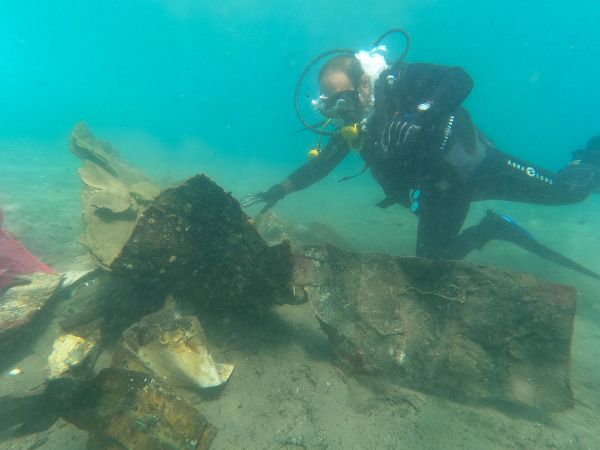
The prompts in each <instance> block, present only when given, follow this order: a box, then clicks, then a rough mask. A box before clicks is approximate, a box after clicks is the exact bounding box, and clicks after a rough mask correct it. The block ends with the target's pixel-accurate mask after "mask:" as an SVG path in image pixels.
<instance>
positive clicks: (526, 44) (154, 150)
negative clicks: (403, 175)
mask: <svg viewBox="0 0 600 450" xmlns="http://www.w3.org/2000/svg"><path fill="white" fill-rule="evenodd" d="M598 17H600V3H598V2H597V1H595V0H579V1H576V2H571V3H565V2H559V1H557V0H549V1H541V0H532V1H528V2H523V1H516V0H509V1H504V2H493V3H492V2H483V1H473V0H471V1H469V0H454V1H448V0H443V1H435V0H407V1H401V2H390V1H382V0H372V1H370V2H356V1H348V2H344V3H340V2H334V1H331V0H321V1H314V0H305V1H291V2H283V1H275V0H268V1H258V0H238V1H231V0H223V1H220V2H208V1H202V0H146V1H142V0H138V1H131V0H123V1H102V2H83V1H75V0H54V1H52V2H42V1H23V0H21V1H16V0H4V1H2V2H0V207H2V208H4V209H5V220H6V226H7V228H8V229H10V230H11V231H12V232H13V233H14V234H15V235H16V236H17V237H18V238H20V239H21V240H22V241H23V242H25V243H26V244H27V245H28V246H29V247H30V248H31V249H32V250H33V251H34V253H36V254H38V255H40V257H42V259H44V260H45V261H47V262H49V263H50V264H51V265H53V266H55V267H57V268H59V269H60V270H66V269H68V268H69V266H70V263H71V262H72V260H73V258H74V257H75V256H77V254H78V252H79V251H80V248H79V247H78V244H77V239H78V236H79V234H80V233H81V227H82V225H81V218H80V216H81V214H80V205H79V191H80V182H79V179H78V178H77V168H78V166H79V161H78V160H76V159H75V158H74V157H73V156H72V155H70V154H69V152H68V146H69V134H70V132H71V130H72V129H73V127H74V125H75V124H76V123H78V122H80V121H86V122H88V124H89V125H90V127H91V129H92V131H93V132H94V133H95V134H96V135H97V136H98V137H100V138H103V139H107V140H110V141H111V142H113V143H114V144H115V145H116V147H118V148H119V150H120V151H121V152H122V154H123V155H124V156H125V157H126V158H127V159H128V160H129V161H130V162H131V163H132V164H133V165H135V166H137V167H140V168H142V169H144V170H145V171H146V172H147V173H148V174H150V175H151V176H153V177H154V178H155V179H157V180H159V181H161V182H163V183H165V184H168V183H173V182H175V181H177V180H180V179H182V178H184V177H186V176H189V175H192V174H194V173H197V172H204V173H207V174H208V175H210V176H211V177H213V178H214V179H215V180H216V181H217V182H218V183H220V184H221V185H222V186H223V187H224V188H225V189H227V190H229V191H232V192H233V193H234V195H236V196H240V195H242V194H244V193H246V192H254V191H257V190H261V189H265V188H267V187H269V186H270V185H271V184H273V183H275V182H278V181H280V180H281V179H283V178H284V177H285V175H287V174H288V173H289V172H290V171H291V170H293V169H294V168H296V167H297V166H298V165H299V164H302V163H303V162H305V161H306V158H307V156H306V152H307V150H308V149H309V148H310V147H311V146H312V145H314V143H315V137H314V136H313V135H311V134H309V133H306V132H303V133H295V131H297V130H298V129H299V128H300V124H299V122H298V120H297V118H296V117H295V114H294V110H293V92H294V88H295V85H296V81H297V79H298V76H299V75H300V73H301V71H302V69H303V68H304V66H305V65H306V63H307V62H308V61H309V60H310V59H311V58H312V57H314V56H315V55H317V54H319V53H320V52H322V51H325V50H328V49H330V48H336V47H350V48H356V49H368V48H369V46H370V45H371V43H372V42H373V40H374V39H375V38H377V37H378V36H379V35H380V34H381V33H383V32H384V31H386V30H387V29H389V28H391V27H402V28H405V29H406V30H407V31H409V32H410V34H411V36H412V38H413V46H412V49H411V52H410V54H409V55H408V57H407V60H408V61H410V62H416V61H422V62H432V63H438V64H444V65H460V66H462V67H464V68H465V69H466V70H467V71H468V72H469V73H470V74H471V76H472V77H473V78H474V80H475V88H474V90H473V92H472V93H471V95H470V97H469V98H468V100H467V102H466V106H467V107H468V108H469V110H470V111H471V113H472V115H473V117H474V120H475V122H476V123H477V124H478V125H479V126H480V128H482V129H483V130H484V131H485V132H486V134H488V135H489V136H490V137H491V138H492V139H493V140H494V141H495V142H496V143H497V145H498V146H499V147H500V148H501V149H502V150H504V151H507V152H509V153H512V154H515V155H518V156H520V157H523V158H527V159H530V160H533V161H535V162H537V163H538V164H540V165H542V166H546V167H548V168H549V169H553V170H557V169H559V168H560V167H562V166H564V165H565V164H566V163H567V162H568V161H569V157H570V155H569V152H571V151H573V150H575V149H577V148H580V147H581V146H582V145H584V143H585V142H586V140H587V139H588V138H589V137H590V136H592V135H594V134H597V133H600V120H599V113H598V111H599V107H598V105H600V77H598V68H599V67H600V62H599V58H600V51H599V49H600V33H598ZM394 45H396V46H398V47H400V46H401V41H393V42H391V46H392V47H394ZM315 94H316V92H315ZM361 168H362V162H361V160H360V158H359V157H358V156H357V155H352V156H351V157H349V158H348V160H347V161H345V162H344V163H343V164H342V165H340V166H339V167H338V168H336V169H335V170H334V172H333V174H332V176H330V177H329V178H327V179H325V180H323V181H322V182H321V183H319V184H318V185H317V186H313V187H312V188H311V189H309V190H307V191H304V192H300V193H297V194H295V195H293V196H290V197H289V198H287V199H286V200H285V201H284V202H281V204H278V205H277V206H276V208H275V211H276V212H277V213H278V214H280V215H282V216H283V217H284V218H286V219H287V220H290V221H293V222H297V223H309V222H311V221H317V222H322V223H326V224H328V225H330V226H332V227H333V228H334V229H336V230H337V231H338V232H339V233H340V235H342V236H343V238H344V239H345V240H346V241H347V242H349V243H350V245H351V247H352V248H353V249H355V250H361V251H364V250H376V251H386V252H388V253H393V254H401V255H412V254H413V252H414V241H415V230H416V228H415V227H416V220H415V218H414V217H413V216H412V215H410V214H409V213H407V212H406V211H404V210H402V209H401V208H391V209H389V210H386V211H382V210H379V209H378V208H375V207H373V204H374V203H376V202H377V201H379V200H381V198H382V193H381V191H380V189H379V188H378V186H377V185H376V184H375V182H374V181H373V180H372V179H371V178H370V176H369V175H363V176H361V177H359V178H357V179H355V180H352V181H349V182H347V183H341V184H340V183H337V181H336V180H337V179H339V178H341V177H343V176H345V175H350V174H353V173H356V172H357V171H359V170H360V169H361ZM491 205H492V206H493V207H494V208H495V209H497V210H499V211H501V212H504V213H508V214H511V215H512V216H514V217H515V218H517V219H518V221H519V222H520V223H522V224H523V225H525V226H526V227H527V228H528V229H530V230H531V231H532V232H533V233H534V234H535V235H536V237H538V238H539V239H540V240H541V241H542V242H544V243H548V244H551V246H552V247H553V248H555V249H556V250H558V251H561V252H563V253H565V254H567V255H568V256H570V257H572V258H574V259H576V260H577V261H579V262H581V263H582V264H584V265H586V266H589V267H590V268H592V269H594V270H596V271H600V251H599V249H600V241H599V240H598V237H597V236H598V233H597V230H598V227H599V226H600V197H599V196H597V195H596V196H592V197H591V198H590V199H588V200H586V201H585V202H584V203H582V204H579V205H569V206H561V207H542V206H529V205H518V204H513V203H507V202H495V203H493V204H491ZM489 206H490V204H480V205H475V206H474V207H473V210H472V211H471V215H470V216H469V219H468V223H474V222H476V221H478V220H479V219H480V218H481V216H482V215H483V212H484V211H485V209H486V208H487V207H489ZM252 212H254V210H252ZM470 259H471V260H473V261H476V262H479V263H484V264H494V265H502V266H508V267H511V268H514V269H517V270H522V271H527V272H532V273H534V274H536V275H538V276H541V277H543V278H545V279H547V280H552V281H558V282H561V283H566V284H572V285H575V286H577V288H578V290H579V293H580V295H579V302H580V303H579V307H580V311H579V316H578V326H577V330H576V339H575V348H574V358H575V362H574V364H573V366H574V380H573V383H574V386H575V391H576V397H577V398H579V399H583V400H586V403H588V404H589V405H587V406H586V407H588V408H589V410H588V409H585V408H584V413H581V414H580V412H581V406H579V408H580V409H578V410H577V411H576V413H574V414H570V415H568V416H562V417H556V418H555V420H556V421H557V423H558V424H559V425H558V426H557V427H558V428H559V429H561V430H562V431H564V435H562V434H560V433H559V434H558V435H559V436H560V438H558V437H557V438H556V439H555V440H554V441H553V440H552V439H550V438H546V436H545V435H544V432H542V431H539V427H538V426H537V425H534V424H529V425H527V424H526V425H523V424H522V423H521V422H522V421H518V423H517V422H512V421H511V420H512V419H511V418H509V417H508V418H507V417H505V416H502V418H501V419H498V418H497V417H496V416H494V415H493V414H492V413H490V415H489V417H488V416H486V417H487V419H485V420H483V419H482V423H479V424H478V423H477V420H476V418H474V417H473V416H474V415H477V413H476V412H473V411H467V412H464V411H463V410H462V409H461V411H460V412H459V413H457V411H456V410H453V409H452V408H453V406H451V405H450V406H449V405H448V404H445V403H444V404H443V405H441V406H440V405H429V406H428V409H427V410H426V411H427V413H428V414H429V417H428V418H423V420H422V421H421V422H419V420H418V419H415V422H414V423H417V422H419V423H420V425H419V426H421V428H422V429H424V430H426V432H424V435H425V436H426V437H424V438H423V439H421V440H419V439H418V438H415V439H414V441H413V440H410V441H409V442H412V444H411V448H425V447H423V446H426V447H427V448H448V447H444V445H443V443H444V436H443V433H440V432H439V430H438V431H435V430H437V425H438V424H439V426H440V427H453V428H452V429H453V431H452V436H453V439H454V440H453V441H452V445H454V446H456V447H455V448H460V447H461V445H460V442H466V441H463V440H462V439H463V438H464V437H465V436H467V435H469V434H471V435H473V436H475V437H474V438H473V437H471V438H469V439H472V440H468V442H467V443H465V444H464V445H465V447H464V448H478V447H477V442H478V441H477V436H479V435H478V434H477V433H479V432H481V433H482V434H481V436H488V437H489V436H502V433H503V431H502V430H499V429H495V430H494V431H490V430H491V428H489V427H488V425H490V424H494V423H496V421H497V420H499V421H500V422H502V424H503V425H502V426H503V427H506V428H505V429H504V428H503V430H504V432H506V433H507V436H509V437H507V440H506V441H503V440H502V439H498V441H493V442H494V443H493V444H492V443H490V444H489V445H487V446H488V447H489V448H519V445H522V447H520V448H546V447H548V448H552V447H551V444H552V443H554V444H556V443H564V444H565V445H566V444H567V443H570V444H569V445H571V444H572V446H570V447H569V448H598V447H597V446H596V444H598V441H597V440H594V439H593V438H591V437H589V436H593V435H594V434H598V433H595V432H590V433H589V435H585V430H588V431H589V430H600V428H598V427H600V423H598V421H597V420H596V419H595V418H596V416H598V414H597V413H598V411H600V386H599V385H598V383H597V381H596V380H597V379H598V376H599V375H600V366H599V365H598V364H597V363H596V362H595V361H597V360H598V358H597V354H596V353H594V351H593V350H592V348H596V347H597V345H598V343H600V328H599V327H598V321H599V320H600V308H599V307H598V306H597V300H598V297H599V295H598V294H599V292H600V291H599V286H598V284H597V282H595V281H593V280H590V279H588V278H585V277H583V276H581V275H578V274H574V273H572V272H569V271H567V270H566V269H563V268H560V267H557V266H554V265H552V264H550V263H547V262H545V261H541V260H540V259H538V258H536V257H534V256H532V255H529V254H527V253H525V252H523V251H521V250H520V249H517V248H515V247H511V246H509V245H507V244H501V243H493V244H491V245H490V246H488V247H487V248H486V249H485V250H484V251H483V252H481V253H476V254H474V255H472V256H470ZM292 322H293V320H292ZM300 322H301V321H300ZM294 323H296V322H294ZM305 356H306V355H304V357H305ZM266 358H267V359H268V358H271V356H267V357H266ZM271 364H272V365H276V363H275V362H273V361H271ZM327 367H328V368H324V369H323V370H324V371H330V372H327V373H328V376H334V375H335V374H333V375H332V373H331V371H332V370H333V369H331V368H329V367H330V365H329V363H328V366H327ZM232 389H233V388H232ZM582 396H583V397H586V398H582ZM341 397H342V396H341ZM588 399H589V400H588ZM444 411H445V412H444ZM330 412H331V414H332V415H337V414H339V411H338V410H336V409H334V408H333V407H332V409H331V411H330ZM213 413H214V415H215V416H216V417H220V416H219V412H218V411H213ZM462 413H464V417H463V416H460V414H462ZM324 414H325V413H324ZM348 414H349V415H351V413H350V412H348ZM456 414H459V416H460V417H463V419H459V422H458V424H457V423H455V422H454V419H453V418H452V417H453V416H454V415H456ZM486 414H487V413H486ZM374 417H377V416H374ZM461 420H462V422H461ZM486 420H487V422H486ZM369 423H370V422H369ZM373 423H374V425H373V426H376V425H377V423H378V422H377V420H375V419H373ZM411 423H413V422H411ZM486 424H487V425H486ZM530 425H531V426H530ZM240 426H242V425H240ZM244 426H250V425H248V424H245V425H244ZM462 426H464V427H465V428H464V429H465V430H467V431H464V433H462V434H461V431H460V430H462V429H463V428H461V427H462ZM521 426H522V427H524V428H522V430H525V431H518V432H515V434H514V436H516V435H517V434H518V433H524V434H527V433H530V432H531V430H537V431H539V435H536V436H534V435H533V434H529V435H528V436H534V437H530V438H529V440H526V441H523V442H525V443H521V444H519V442H520V441H519V440H518V439H517V438H516V437H514V436H513V434H511V432H508V431H506V430H508V429H510V428H511V427H517V428H518V427H521ZM486 427H488V428H486ZM594 427H596V428H594ZM331 428H335V424H334V425H332V426H331ZM323 430H328V428H327V426H326V425H323V428H322V429H321V432H323V433H324V434H327V432H326V431H323ZM381 430H384V431H381ZM381 430H380V431H381V432H382V433H383V432H388V431H389V430H387V429H385V428H384V427H382V428H381ZM519 430H521V428H519ZM562 431H561V432H562ZM240 433H242V431H240ZM437 433H439V434H437ZM473 433H474V434H473ZM486 433H487V434H486ZM553 433H554V431H553ZM556 433H558V432H556ZM226 435H227V434H226ZM227 436H230V435H227ZM552 436H554V435H552ZM572 436H579V437H578V438H577V439H575V438H573V437H572ZM581 436H584V437H583V438H582V437H581ZM229 439H232V438H231V437H229ZM386 439H387V438H386ZM465 439H466V438H465ZM490 439H491V438H490ZM578 439H579V440H578ZM571 440H573V442H571ZM225 442H229V441H225ZM257 442H260V440H258V441H257ZM332 442H333V441H332ZM335 442H351V440H349V441H344V440H343V439H342V438H340V440H339V441H335ZM361 442H362V441H361ZM373 442H374V443H375V444H374V445H375V446H374V447H373V448H379V447H377V443H378V442H383V441H378V440H377V439H376V438H373ZM386 442H387V441H386ZM490 442H492V441H490ZM549 442H550V443H549ZM217 444H219V442H217ZM219 445H220V447H219V446H218V445H217V447H218V448H228V446H227V445H226V444H223V442H221V443H220V444H219ZM257 445H258V444H257ZM340 445H341V444H340ZM390 445H392V444H390ZM556 445H558V448H562V447H561V445H560V444H556ZM599 445H600V444H599ZM248 448H252V447H248ZM257 448H260V447H257ZM277 448H278V447H277ZM331 448H338V447H336V446H335V445H333V444H332V446H331ZM339 448H342V447H339ZM346 448H351V447H346ZM381 448H393V446H388V447H385V446H382V447H381Z"/></svg>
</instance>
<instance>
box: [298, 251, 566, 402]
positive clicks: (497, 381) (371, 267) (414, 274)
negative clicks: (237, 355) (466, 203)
mask: <svg viewBox="0 0 600 450" xmlns="http://www.w3.org/2000/svg"><path fill="white" fill-rule="evenodd" d="M294 284H295V292H296V294H297V295H299V296H303V297H305V298H306V299H308V301H309V302H310V304H311V306H312V308H313V310H314V312H315V314H316V316H317V317H318V319H319V321H320V323H321V325H322V328H323V329H324V330H325V331H326V332H327V334H328V336H329V338H330V340H331V342H332V345H333V347H334V349H335V351H336V353H337V355H338V357H339V359H340V360H341V362H342V363H343V364H344V365H345V366H346V367H348V368H350V369H352V370H354V371H357V372H360V373H368V374H375V373H378V374H382V373H383V374H387V376H388V377H389V379H391V380H392V381H395V382H397V383H400V384H404V385H407V386H409V387H412V388H416V389H419V390H423V391H426V392H432V393H436V394H441V395H444V396H449V397H452V398H455V399H458V400H463V401H494V402H505V403H514V404H519V405H526V406H532V407H536V408H540V409H545V410H550V411H560V410H564V409H567V408H570V407H571V406H572V405H573V395H572V391H571V385H570V377H569V372H570V349H571V336H572V333H573V321H574V317H575V305H576V292H575V289H574V288H571V287H566V286H560V285H553V284H550V283H546V282H542V281H539V280H537V279H536V278H534V277H532V276H528V275H524V274H520V273H516V272H513V271H510V270H506V269H499V268H490V267H484V266H476V265H473V264H470V263H466V262H457V261H431V260H426V259H420V258H410V257H406V258H401V257H392V256H388V255H384V254H375V253H373V254H356V253H351V252H346V251H343V250H340V249H338V248H336V247H333V246H327V245H323V246H308V247H305V248H304V250H303V252H301V253H298V254H297V255H296V264H295V280H294Z"/></svg>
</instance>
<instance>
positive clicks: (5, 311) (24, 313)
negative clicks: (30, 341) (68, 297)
mask: <svg viewBox="0 0 600 450" xmlns="http://www.w3.org/2000/svg"><path fill="white" fill-rule="evenodd" d="M21 279H22V281H23V282H26V284H22V285H18V286H12V287H11V288H10V289H8V290H7V291H6V292H5V293H4V294H3V295H2V297H0V339H2V338H4V337H5V336H7V335H9V334H10V333H11V332H12V331H16V330H18V329H20V328H21V327H23V326H25V325H27V324H28V323H29V322H30V321H31V320H32V319H33V318H34V317H35V316H36V315H37V314H38V313H39V312H40V311H41V310H43V309H44V308H45V307H46V306H47V305H48V303H49V302H50V300H51V299H52V296H53V295H54V293H55V292H56V290H57V289H58V287H59V285H60V276H59V275H56V274H46V273H36V274H33V275H23V276H22V277H21Z"/></svg>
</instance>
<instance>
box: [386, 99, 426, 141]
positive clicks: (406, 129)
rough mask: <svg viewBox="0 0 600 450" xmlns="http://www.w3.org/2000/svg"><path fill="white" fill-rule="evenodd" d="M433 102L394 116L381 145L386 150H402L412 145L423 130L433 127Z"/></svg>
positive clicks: (387, 126)
mask: <svg viewBox="0 0 600 450" xmlns="http://www.w3.org/2000/svg"><path fill="white" fill-rule="evenodd" d="M432 105H433V103H432V102H424V103H421V104H419V105H417V107H416V109H415V111H414V112H409V113H406V114H402V115H396V116H394V117H392V119H391V120H390V121H389V123H388V124H387V125H386V127H385V128H384V131H383V136H382V137H381V146H382V148H383V150H384V151H386V152H387V151H388V150H393V151H397V150H400V149H401V148H402V147H404V146H405V145H407V144H408V145H410V143H411V142H412V140H414V138H415V137H416V136H417V135H418V134H419V133H420V132H421V131H422V130H423V129H429V128H430V127H431V119H432V114H431V106H432Z"/></svg>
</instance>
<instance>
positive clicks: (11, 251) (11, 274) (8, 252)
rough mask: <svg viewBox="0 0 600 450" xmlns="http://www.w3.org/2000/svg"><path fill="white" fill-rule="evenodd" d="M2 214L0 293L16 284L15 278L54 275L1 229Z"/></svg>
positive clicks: (0, 212)
mask: <svg viewBox="0 0 600 450" xmlns="http://www.w3.org/2000/svg"><path fill="white" fill-rule="evenodd" d="M3 219H4V213H3V212H2V209H0V291H1V290H3V289H4V288H6V287H7V286H10V285H12V284H14V283H15V282H16V280H15V277H18V276H19V275H28V274H31V273H35V272H44V273H55V272H54V270H52V268H51V267H49V266H47V265H46V264H44V263H43V262H41V261H40V260H39V259H38V258H37V257H36V256H35V255H34V254H33V253H31V252H30V251H29V250H27V247H25V246H24V245H23V244H21V243H20V242H19V241H18V240H16V239H15V238H14V237H13V236H12V235H11V234H10V233H9V232H8V231H6V230H4V229H3V228H2V223H3Z"/></svg>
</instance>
